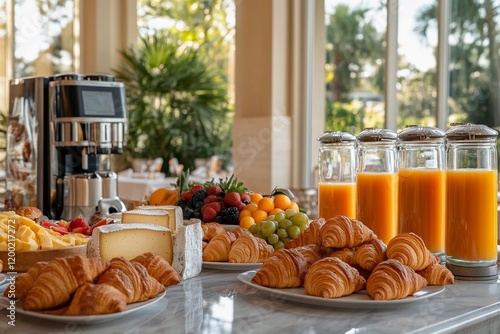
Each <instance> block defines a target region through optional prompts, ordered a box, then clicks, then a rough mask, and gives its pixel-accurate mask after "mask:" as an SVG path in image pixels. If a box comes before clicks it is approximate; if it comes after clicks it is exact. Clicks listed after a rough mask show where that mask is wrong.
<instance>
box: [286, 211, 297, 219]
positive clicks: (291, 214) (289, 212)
mask: <svg viewBox="0 0 500 334" xmlns="http://www.w3.org/2000/svg"><path fill="white" fill-rule="evenodd" d="M296 213H297V211H295V210H293V209H286V210H285V217H286V219H290V218H291V217H292V216H293V215H294V214H296Z"/></svg>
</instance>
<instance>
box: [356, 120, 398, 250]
mask: <svg viewBox="0 0 500 334" xmlns="http://www.w3.org/2000/svg"><path fill="white" fill-rule="evenodd" d="M356 138H357V139H358V163H357V168H358V170H357V175H356V194H357V195H356V197H357V202H356V219H357V220H359V221H361V222H363V223H364V224H365V225H366V226H368V227H369V228H370V229H371V230H372V231H373V232H375V234H376V235H377V236H378V237H379V238H380V239H381V240H382V241H383V242H384V243H385V244H388V243H389V241H390V240H391V239H392V238H393V237H395V236H396V234H397V217H396V208H397V161H396V159H397V150H396V139H397V134H396V133H395V132H394V131H391V130H387V129H365V130H363V131H362V132H360V133H359V134H358V135H357V136H356Z"/></svg>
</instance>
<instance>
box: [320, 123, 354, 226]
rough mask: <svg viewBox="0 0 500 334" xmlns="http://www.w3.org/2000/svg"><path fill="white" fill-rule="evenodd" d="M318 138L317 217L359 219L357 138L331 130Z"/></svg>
mask: <svg viewBox="0 0 500 334" xmlns="http://www.w3.org/2000/svg"><path fill="white" fill-rule="evenodd" d="M318 141H319V142H320V148H319V156H318V158H319V161H318V163H319V165H318V166H319V168H318V170H319V184H318V217H320V218H325V219H329V218H332V217H335V216H336V215H344V216H347V217H349V218H356V156H357V151H356V137H355V136H353V135H351V134H349V133H346V132H339V131H336V132H334V131H330V132H325V133H324V134H323V135H322V136H321V137H319V138H318Z"/></svg>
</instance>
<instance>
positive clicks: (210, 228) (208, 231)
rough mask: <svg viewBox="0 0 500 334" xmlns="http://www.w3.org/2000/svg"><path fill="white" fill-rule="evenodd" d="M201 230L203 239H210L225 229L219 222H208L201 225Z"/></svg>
mask: <svg viewBox="0 0 500 334" xmlns="http://www.w3.org/2000/svg"><path fill="white" fill-rule="evenodd" d="M201 229H202V230H203V240H205V241H210V240H212V238H213V237H214V236H216V235H217V234H221V233H225V232H226V229H225V228H224V226H222V225H221V224H219V223H216V222H210V223H205V224H202V225H201Z"/></svg>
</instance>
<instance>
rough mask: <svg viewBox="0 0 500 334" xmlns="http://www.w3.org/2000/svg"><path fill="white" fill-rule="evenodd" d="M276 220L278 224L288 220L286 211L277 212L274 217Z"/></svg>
mask: <svg viewBox="0 0 500 334" xmlns="http://www.w3.org/2000/svg"><path fill="white" fill-rule="evenodd" d="M274 219H275V220H276V221H277V222H278V223H281V222H282V221H283V220H285V219H286V215H285V212H284V211H280V212H276V214H275V215H274Z"/></svg>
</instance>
